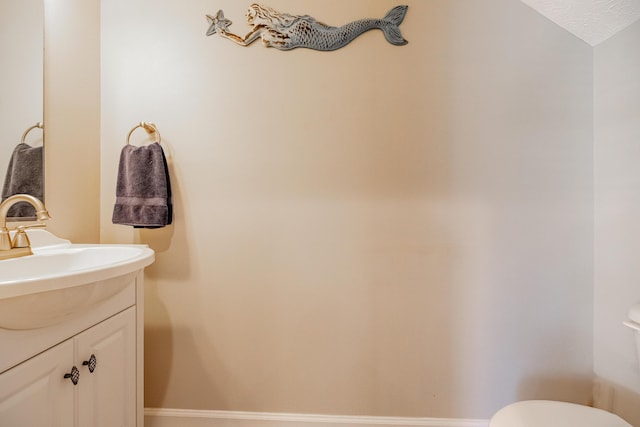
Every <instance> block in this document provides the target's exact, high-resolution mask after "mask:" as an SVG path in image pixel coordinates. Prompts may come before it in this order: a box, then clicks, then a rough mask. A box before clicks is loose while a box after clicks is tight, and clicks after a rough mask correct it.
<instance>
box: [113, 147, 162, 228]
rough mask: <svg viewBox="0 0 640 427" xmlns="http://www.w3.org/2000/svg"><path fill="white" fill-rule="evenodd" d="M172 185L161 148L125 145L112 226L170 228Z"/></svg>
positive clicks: (121, 158)
mask: <svg viewBox="0 0 640 427" xmlns="http://www.w3.org/2000/svg"><path fill="white" fill-rule="evenodd" d="M172 217H173V212H172V205H171V183H170V180H169V168H168V167H167V159H166V158H165V156H164V151H162V147H161V146H160V144H158V143H157V142H154V143H153V144H149V145H147V146H143V147H135V146H133V145H129V144H127V145H125V146H124V148H123V149H122V152H121V153H120V164H119V166H118V181H117V184H116V203H115V206H114V208H113V217H112V221H113V223H114V224H122V225H131V226H134V227H137V228H159V227H164V226H166V225H169V224H171V220H172Z"/></svg>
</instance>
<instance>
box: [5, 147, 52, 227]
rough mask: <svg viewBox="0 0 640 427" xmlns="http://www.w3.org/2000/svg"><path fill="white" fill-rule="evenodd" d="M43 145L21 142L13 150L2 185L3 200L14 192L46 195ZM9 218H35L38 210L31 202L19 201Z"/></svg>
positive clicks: (41, 196) (10, 210)
mask: <svg viewBox="0 0 640 427" xmlns="http://www.w3.org/2000/svg"><path fill="white" fill-rule="evenodd" d="M42 172H43V168H42V147H32V146H30V145H27V144H25V143H20V144H18V145H17V146H16V148H15V149H14V150H13V154H11V159H10V160H9V166H8V167H7V175H6V177H5V180H4V185H3V187H2V201H4V200H5V199H7V198H8V197H9V196H13V195H14V194H31V195H32V196H34V197H37V198H38V199H40V200H42V199H43V196H44V191H43V189H44V185H43V174H42ZM7 217H9V218H22V219H27V218H28V219H32V218H33V219H35V217H36V210H35V208H34V207H33V206H31V204H30V203H26V202H19V203H16V204H15V205H13V206H12V207H11V208H10V209H9V212H8V214H7Z"/></svg>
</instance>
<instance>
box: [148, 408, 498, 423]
mask: <svg viewBox="0 0 640 427" xmlns="http://www.w3.org/2000/svg"><path fill="white" fill-rule="evenodd" d="M144 420H145V424H144V425H145V427H410V426H411V427H413V426H420V427H488V425H489V421H488V420H460V419H444V418H409V417H406V418H405V417H367V416H363V417H360V416H340V415H314V414H280V413H270V412H236V411H195V410H185V409H155V408H145V411H144Z"/></svg>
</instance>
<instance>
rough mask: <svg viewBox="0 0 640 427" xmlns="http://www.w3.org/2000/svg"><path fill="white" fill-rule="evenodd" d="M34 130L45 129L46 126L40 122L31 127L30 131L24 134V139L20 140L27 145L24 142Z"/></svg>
mask: <svg viewBox="0 0 640 427" xmlns="http://www.w3.org/2000/svg"><path fill="white" fill-rule="evenodd" d="M34 129H44V125H43V124H42V122H38V123H36V124H35V125H33V126H31V127H30V128H29V129H27V130H25V131H24V133H23V134H22V139H21V140H20V142H21V143H22V144H25V142H24V141H25V140H26V139H27V135H28V134H29V132H31V131H32V130H34Z"/></svg>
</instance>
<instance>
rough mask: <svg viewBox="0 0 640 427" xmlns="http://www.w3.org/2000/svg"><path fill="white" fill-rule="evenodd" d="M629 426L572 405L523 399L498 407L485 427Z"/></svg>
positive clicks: (602, 412) (620, 421) (607, 414)
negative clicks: (499, 408)
mask: <svg viewBox="0 0 640 427" xmlns="http://www.w3.org/2000/svg"><path fill="white" fill-rule="evenodd" d="M576 426H580V427H633V426H632V425H631V424H629V423H627V422H626V421H624V420H623V419H622V418H620V417H618V416H617V415H614V414H612V413H610V412H606V411H603V410H601V409H596V408H591V407H588V406H583V405H576V404H574V403H564V402H553V401H549V400H527V401H523V402H517V403H514V404H511V405H509V406H506V407H504V408H502V409H501V410H500V411H498V412H497V413H496V414H495V415H494V416H493V418H491V421H490V422H489V427H576Z"/></svg>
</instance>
